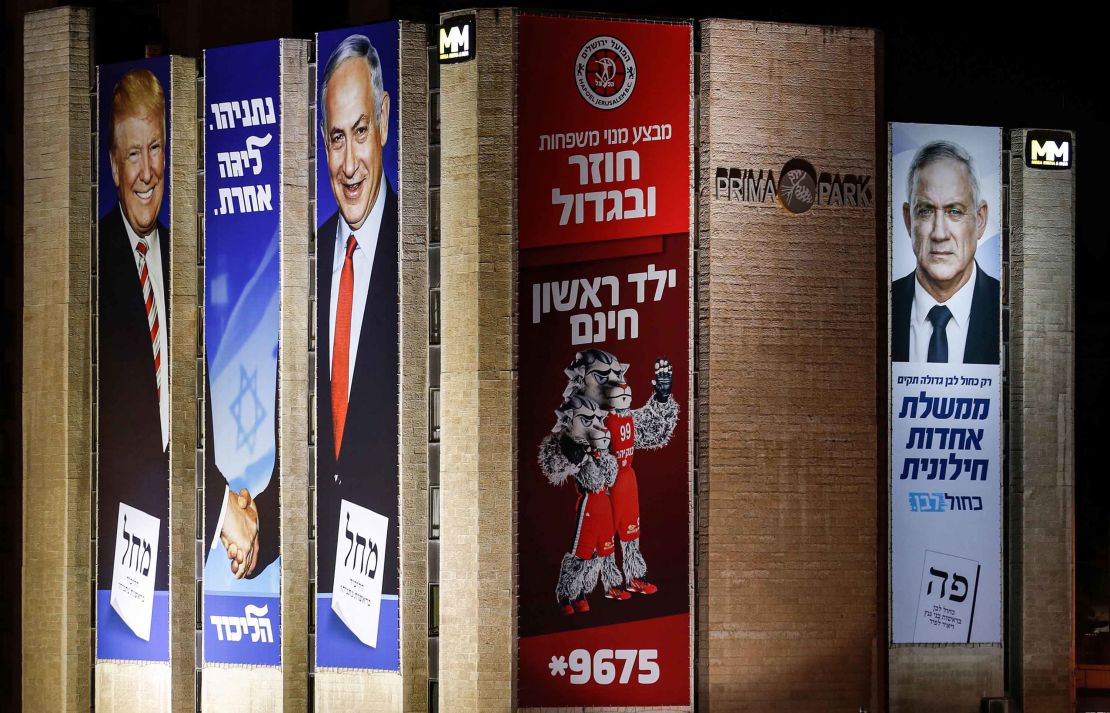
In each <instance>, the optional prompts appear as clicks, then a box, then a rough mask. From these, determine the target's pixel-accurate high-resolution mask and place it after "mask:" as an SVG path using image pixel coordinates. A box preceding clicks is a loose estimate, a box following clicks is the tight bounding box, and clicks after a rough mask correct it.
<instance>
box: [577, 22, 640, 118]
mask: <svg viewBox="0 0 1110 713" xmlns="http://www.w3.org/2000/svg"><path fill="white" fill-rule="evenodd" d="M574 80H575V84H577V85H578V92H579V93H580V94H581V95H582V98H583V99H585V100H586V101H588V102H589V103H590V104H591V105H592V106H594V107H596V108H598V109H616V108H617V107H618V106H620V105H621V104H624V103H625V102H626V101H628V97H630V96H632V90H633V89H635V88H636V58H635V57H633V56H632V50H630V49H628V46H627V45H625V44H624V43H623V42H621V41H620V40H618V39H617V38H616V37H609V36H608V35H602V36H601V37H595V38H593V39H592V40H590V41H589V42H587V43H586V44H584V45H582V49H580V50H579V51H578V57H577V58H576V59H575V62H574Z"/></svg>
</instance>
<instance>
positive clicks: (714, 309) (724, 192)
mask: <svg viewBox="0 0 1110 713" xmlns="http://www.w3.org/2000/svg"><path fill="white" fill-rule="evenodd" d="M701 38H702V56H701V68H700V81H701V86H700V101H701V112H700V113H701V116H700V140H699V143H700V148H701V158H700V167H701V168H700V171H701V172H700V176H699V180H700V188H701V190H700V196H701V198H700V220H699V230H700V237H699V250H698V275H699V279H698V287H699V312H698V315H697V319H698V329H699V335H698V338H697V340H696V342H695V343H696V344H697V345H698V352H697V359H698V366H699V378H698V392H697V393H698V397H699V400H700V403H699V412H698V418H699V427H700V428H699V431H700V432H699V441H698V453H699V461H698V467H699V474H698V497H699V502H698V566H697V573H696V576H697V600H698V621H697V632H698V633H697V644H698V670H697V675H696V685H697V690H698V698H697V701H698V708H699V710H702V711H734V710H753V711H755V710H795V709H799V708H798V706H799V704H800V703H801V702H805V703H804V705H803V706H802V707H803V708H805V709H806V710H842V711H847V710H851V711H856V710H859V709H860V708H861V707H868V708H870V709H871V710H873V711H876V710H878V702H879V701H881V700H882V697H881V694H878V692H877V690H876V688H877V686H876V678H877V675H876V661H877V656H878V655H881V654H877V652H876V648H877V647H878V648H879V651H882V650H883V649H884V648H885V647H884V643H883V642H878V641H876V636H877V617H878V616H880V614H879V612H880V611H881V608H880V604H879V602H878V601H877V591H876V589H877V588H876V581H877V577H878V576H879V575H878V573H877V543H876V533H877V527H878V522H877V514H878V513H877V503H878V501H877V498H878V490H877V488H878V487H879V483H881V482H882V476H881V474H880V473H881V466H880V461H879V459H878V450H879V449H878V443H879V437H880V436H879V431H878V413H879V411H878V403H879V402H877V400H876V394H877V390H878V388H879V379H878V373H879V363H878V354H877V349H876V345H877V344H878V343H879V342H878V340H879V336H878V335H879V331H878V330H879V325H878V323H877V318H878V313H877V285H878V284H879V283H880V278H879V274H880V272H882V271H883V270H884V268H883V266H882V265H879V264H877V260H876V255H878V254H879V243H878V238H877V235H876V222H875V217H876V202H877V199H878V198H879V194H878V190H877V183H876V178H877V177H876V165H875V163H876V161H875V146H876V139H877V137H876V131H875V112H876V91H877V88H876V59H875V57H876V38H875V33H874V31H872V30H865V29H848V28H832V27H812V26H808V27H807V26H798V25H784V24H777V23H756V22H745V21H737V20H716V19H714V20H708V21H705V22H703V23H702V24H701ZM792 159H804V160H805V161H806V162H808V163H809V164H811V165H812V167H813V168H814V169H815V171H816V174H817V176H816V177H817V178H820V176H821V174H822V173H828V174H830V175H832V174H840V175H841V176H847V175H848V174H852V175H854V176H856V177H862V178H866V179H869V182H868V183H867V184H866V186H869V188H868V190H867V193H869V195H866V197H865V196H857V197H856V200H855V201H854V205H853V204H852V202H850V201H848V200H847V198H846V194H845V195H843V196H839V198H841V200H837V201H836V202H832V201H831V200H829V199H831V195H826V196H825V200H822V194H821V191H820V185H817V186H815V187H814V188H815V189H817V190H816V191H815V196H816V198H817V200H816V203H815V204H813V205H811V206H810V207H808V209H804V206H803V207H801V208H803V210H799V212H793V211H791V210H788V209H787V208H785V207H784V205H783V202H784V201H783V199H782V196H781V195H779V196H778V197H777V198H776V196H775V195H769V194H768V191H769V190H772V189H771V188H770V187H769V186H767V184H766V179H767V178H768V175H769V174H768V172H769V171H770V172H773V174H774V179H773V180H774V184H775V188H776V189H782V188H783V186H784V183H783V182H784V181H785V177H784V176H783V170H782V169H783V167H784V164H786V163H787V162H788V161H791V160H792ZM734 169H735V170H734ZM748 170H750V171H751V174H748V173H746V172H745V171H748ZM722 171H723V174H722ZM761 172H762V173H761ZM722 175H723V176H724V180H725V185H724V188H723V189H722V188H721V186H720V181H719V177H721V176H722ZM741 177H742V178H741ZM749 177H750V179H751V180H749ZM732 178H738V179H740V183H739V184H736V185H734V184H732V183H731V180H732ZM880 180H881V179H880ZM856 185H857V186H859V185H862V184H860V183H857V184H856ZM734 188H735V189H736V190H735V191H734V190H733V189H734ZM862 190H863V189H861V191H862ZM799 197H801V196H799ZM837 203H839V205H838V204H837ZM794 207H795V208H796V209H797V208H799V206H797V205H795V206H794ZM884 232H885V231H884ZM882 274H883V275H885V272H882ZM884 333H885V330H884ZM884 356H885V354H884Z"/></svg>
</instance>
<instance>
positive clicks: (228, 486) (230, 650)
mask: <svg viewBox="0 0 1110 713" xmlns="http://www.w3.org/2000/svg"><path fill="white" fill-rule="evenodd" d="M279 52H280V41H277V40H275V41H270V42H259V43H256V44H248V45H239V46H234V47H223V48H219V49H210V50H205V52H204V99H203V105H204V112H205V113H204V122H205V126H204V172H205V184H204V235H205V247H204V265H205V272H204V314H205V319H204V348H205V367H206V369H205V377H206V379H205V431H204V433H205V463H204V488H205V512H204V524H205V529H204V537H205V539H204V543H205V565H204V605H203V621H204V661H205V662H206V663H234V664H262V665H275V666H276V665H279V664H280V663H281V600H280V593H281V560H280V556H279V555H280V552H279V544H280V537H281V525H280V520H279V516H278V496H279V493H278V485H279V482H278V473H277V463H278V459H277V455H278V454H277V437H276V433H277V425H278V424H277V413H278V404H277V374H278V360H277V354H278V351H277V349H278V338H279V315H280V311H281V301H280V291H279V274H280V273H279V264H280V260H281V254H280V246H279V227H280V207H281V190H282V188H281V186H282V182H281V174H282V166H281V152H280V150H279V147H280V145H281V121H282V116H281V97H280V93H279V67H280V65H279Z"/></svg>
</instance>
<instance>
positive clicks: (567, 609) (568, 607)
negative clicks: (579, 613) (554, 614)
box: [559, 602, 574, 616]
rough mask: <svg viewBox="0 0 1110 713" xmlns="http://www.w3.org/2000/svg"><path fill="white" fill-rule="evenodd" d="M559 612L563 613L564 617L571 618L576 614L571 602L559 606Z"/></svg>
mask: <svg viewBox="0 0 1110 713" xmlns="http://www.w3.org/2000/svg"><path fill="white" fill-rule="evenodd" d="M559 612H560V613H562V615H563V616H570V615H571V614H573V613H574V605H573V604H571V603H569V602H567V603H566V604H562V605H560V606H559Z"/></svg>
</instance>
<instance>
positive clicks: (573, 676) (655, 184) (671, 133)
mask: <svg viewBox="0 0 1110 713" xmlns="http://www.w3.org/2000/svg"><path fill="white" fill-rule="evenodd" d="M519 47H520V50H519V57H518V82H517V86H518V92H519V97H518V102H519V103H518V112H519V127H520V128H519V132H518V137H519V139H518V147H517V152H518V154H517V155H518V159H517V161H518V162H517V173H518V177H519V178H518V180H519V184H518V199H519V211H518V219H519V226H520V232H519V245H520V253H519V265H520V277H519V286H520V292H519V305H520V320H519V325H520V327H519V329H520V332H519V345H520V347H519V348H520V360H519V363H520V365H521V367H520V368H521V375H520V377H521V384H522V385H523V384H527V386H526V387H525V386H522V387H521V389H520V394H519V401H518V405H517V410H518V414H519V420H518V437H519V441H518V454H519V455H518V462H517V473H518V474H519V475H518V482H517V493H518V503H517V505H518V525H517V537H518V552H519V558H518V563H519V568H520V570H519V572H520V576H519V580H518V582H519V590H518V592H519V593H518V596H519V599H518V612H519V620H518V622H517V627H518V635H519V652H518V655H519V659H518V663H519V685H518V687H517V690H518V692H519V703H520V706H521V707H524V708H528V707H539V706H630V707H643V706H661V705H688V704H689V702H690V690H689V678H690V641H689V585H690V571H689V557H690V542H689V536H688V532H689V527H690V523H689V506H690V481H689V474H690V462H689V453H688V443H689V438H688V435H689V419H690V412H689V396H690V394H689V383H688V380H689V374H690V368H691V366H690V361H689V359H690V357H689V353H690V328H689V324H690V313H689V308H690V303H689V292H690V279H689V271H690V239H689V235H690V169H689V166H690V128H689V126H690V95H691V84H690V76H691V27H690V25H688V24H666V23H641V22H625V21H609V20H599V19H589V20H585V19H570V18H557V17H544V16H532V15H521V17H520V25H519Z"/></svg>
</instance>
